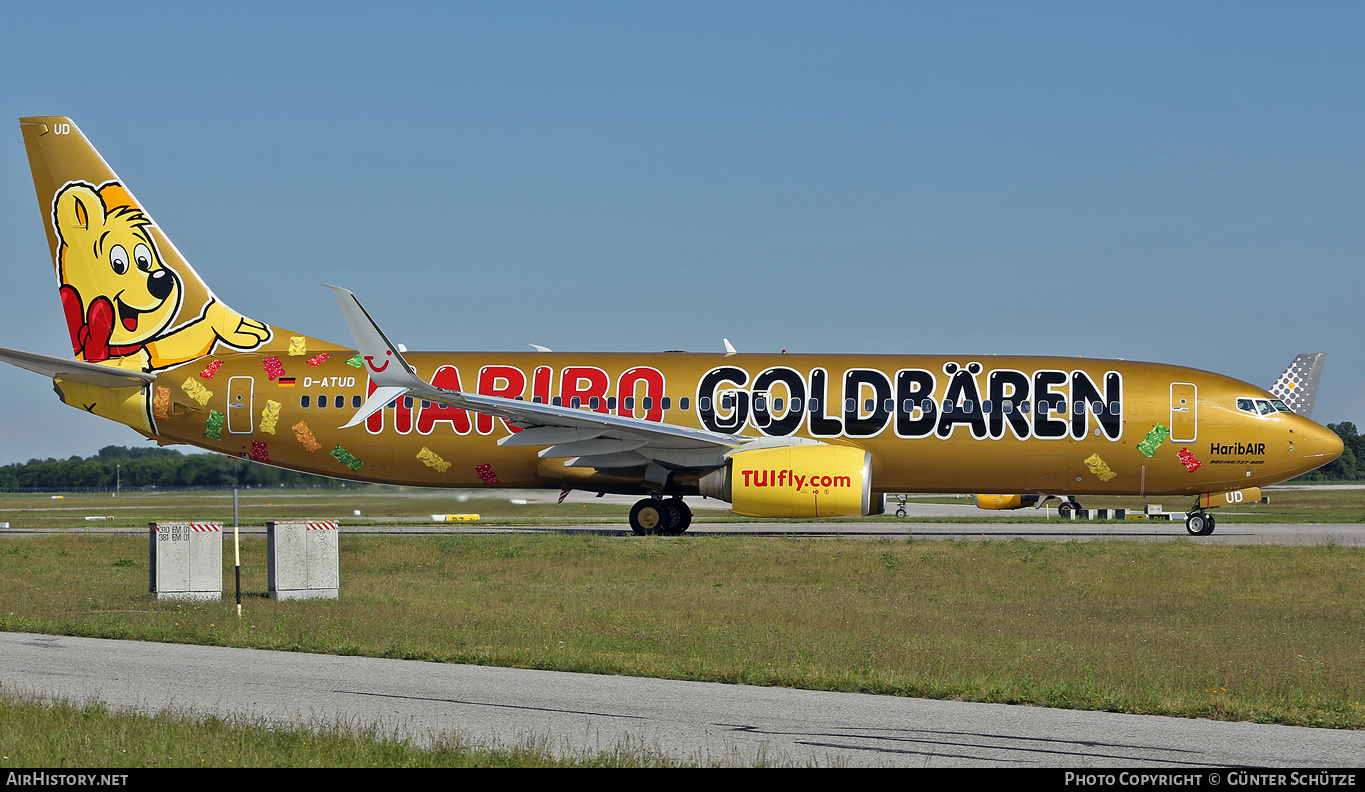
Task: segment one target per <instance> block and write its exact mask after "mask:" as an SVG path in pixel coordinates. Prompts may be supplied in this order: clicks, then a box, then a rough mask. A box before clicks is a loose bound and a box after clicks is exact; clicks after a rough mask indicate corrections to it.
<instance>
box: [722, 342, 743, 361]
mask: <svg viewBox="0 0 1365 792" xmlns="http://www.w3.org/2000/svg"><path fill="white" fill-rule="evenodd" d="M721 341H724V342H725V356H726V357H730V356H731V355H738V354H739V352H737V351H736V350H735V345H734V344H732V343H730V339H728V338H722V339H721Z"/></svg>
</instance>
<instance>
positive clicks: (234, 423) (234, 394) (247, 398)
mask: <svg viewBox="0 0 1365 792" xmlns="http://www.w3.org/2000/svg"><path fill="white" fill-rule="evenodd" d="M255 382H256V379H255V377H233V378H231V379H229V380H228V408H227V427H228V433H229V434H251V426H252V420H251V397H252V391H253V389H254V386H255Z"/></svg>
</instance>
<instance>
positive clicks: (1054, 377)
mask: <svg viewBox="0 0 1365 792" xmlns="http://www.w3.org/2000/svg"><path fill="white" fill-rule="evenodd" d="M20 128H21V131H22V133H23V138H24V144H25V147H26V148H27V151H28V157H29V164H30V167H31V170H32V172H33V181H34V188H35V189H36V191H37V196H38V206H39V210H40V214H41V217H42V221H43V227H44V230H45V231H46V233H47V239H48V246H49V249H50V251H51V254H52V262H53V266H54V270H55V273H56V275H57V279H58V294H59V296H60V298H61V303H62V309H63V311H64V313H65V315H66V319H67V326H68V330H69V333H70V342H71V350H72V354H71V357H70V358H59V357H53V356H48V355H39V354H34V353H28V352H20V351H16V350H8V349H0V360H4V361H6V362H8V363H11V364H13V365H16V366H19V367H21V368H25V369H28V370H31V371H35V372H37V373H40V374H43V375H45V376H47V377H50V378H52V380H53V383H54V386H55V390H56V391H57V394H58V396H59V397H60V398H61V400H62V401H63V402H64V403H66V404H68V405H70V406H72V407H75V408H78V409H82V410H85V411H86V412H90V413H93V414H95V415H98V416H101V417H103V418H107V419H110V420H113V421H117V422H119V423H122V424H125V425H127V426H129V427H131V428H133V429H134V430H135V431H137V432H139V433H140V434H142V435H144V436H145V437H147V438H149V439H151V440H154V441H156V442H158V443H160V444H163V445H164V444H176V443H185V444H189V445H194V446H198V447H201V448H205V449H209V450H212V451H217V452H220V453H224V454H232V455H237V456H240V457H243V458H245V459H250V460H254V461H256V462H260V463H263V464H270V465H277V466H281V467H285V468H289V469H294V470H301V471H306V472H309V473H316V474H320V475H325V476H331V477H335V478H341V479H349V480H354V481H365V482H380V483H386V484H398V485H408V486H422V487H459V488H497V487H512V488H552V489H559V490H561V492H562V493H564V494H567V493H568V492H569V491H571V490H580V491H585V492H595V493H598V494H603V493H616V494H628V495H638V496H640V500H639V501H638V502H637V503H635V505H634V506H633V508H632V509H631V511H630V517H629V523H630V527H631V529H632V530H633V532H635V533H637V534H655V533H658V534H670V535H677V534H681V533H682V532H684V531H686V530H687V528H688V526H689V525H690V523H691V520H692V512H691V508H690V507H689V506H688V505H687V503H686V501H685V498H687V497H696V496H701V497H704V498H714V499H718V500H720V501H723V502H725V503H728V504H730V506H731V510H732V511H733V512H735V513H737V514H741V515H746V516H753V517H769V518H779V517H782V518H785V517H794V518H819V517H856V516H862V515H868V514H874V513H880V512H881V511H883V510H884V508H885V506H884V504H885V494H886V493H916V492H929V493H960V494H973V493H1013V494H1011V495H998V496H991V495H979V496H978V505H990V504H991V503H992V502H994V503H995V505H996V506H997V507H1004V508H1013V507H1017V506H1023V505H1036V504H1038V503H1041V502H1044V501H1046V500H1047V499H1049V498H1062V499H1064V502H1065V503H1066V504H1069V505H1071V506H1074V505H1075V504H1076V500H1075V499H1076V498H1077V497H1078V496H1089V495H1138V496H1150V497H1156V496H1176V495H1183V496H1189V497H1190V498H1191V499H1193V504H1192V506H1191V508H1190V509H1189V511H1188V512H1187V513H1186V529H1187V531H1188V532H1189V533H1190V534H1192V535H1207V534H1208V533H1210V532H1212V530H1213V528H1214V524H1215V523H1214V518H1213V515H1212V514H1211V513H1210V511H1209V510H1210V509H1212V508H1215V507H1217V506H1219V505H1226V504H1231V503H1240V502H1255V501H1256V500H1258V499H1259V497H1260V496H1259V488H1261V487H1265V486H1267V485H1269V484H1274V483H1277V482H1280V481H1284V480H1286V479H1289V478H1293V477H1294V476H1297V475H1300V474H1302V473H1305V472H1307V471H1310V470H1313V469H1315V468H1318V467H1320V466H1322V465H1325V464H1327V463H1329V462H1331V461H1332V460H1333V459H1336V458H1337V456H1339V455H1340V454H1341V452H1342V443H1341V440H1340V439H1339V438H1338V437H1337V436H1336V435H1335V434H1334V433H1333V432H1331V431H1330V430H1328V429H1327V428H1326V427H1324V426H1322V425H1320V424H1318V423H1316V422H1314V421H1313V420H1311V418H1310V417H1309V416H1308V415H1301V414H1298V413H1297V412H1295V411H1294V410H1293V409H1291V408H1290V407H1289V406H1288V405H1287V404H1286V401H1285V399H1284V398H1283V396H1285V395H1288V394H1290V393H1293V392H1294V389H1296V388H1297V389H1298V392H1299V393H1307V394H1308V396H1309V398H1308V402H1307V403H1308V407H1309V409H1310V410H1311V402H1312V399H1311V391H1312V390H1314V389H1316V383H1317V377H1318V375H1319V374H1320V371H1321V357H1320V356H1317V357H1315V358H1312V360H1313V361H1315V363H1314V364H1313V365H1309V366H1307V371H1299V370H1297V369H1295V366H1294V365H1291V368H1290V370H1289V371H1287V372H1286V375H1285V376H1284V377H1282V378H1281V380H1282V382H1281V383H1280V384H1279V385H1277V387H1282V389H1283V388H1288V389H1289V390H1287V391H1283V392H1282V393H1281V394H1280V395H1279V396H1277V395H1276V394H1273V393H1270V392H1268V391H1266V390H1264V389H1262V388H1259V387H1256V386H1254V385H1250V384H1248V383H1245V382H1240V381H1238V380H1235V379H1232V378H1230V377H1225V376H1222V375H1219V374H1214V373H1210V372H1206V371H1199V370H1196V369H1192V368H1184V367H1179V366H1172V365H1164V364H1158V363H1142V362H1132V361H1124V360H1095V359H1081V358H1064V357H1029V356H1016V355H999V356H997V355H866V354H861V355H859V354H854V355H828V354H785V353H783V354H762V353H740V352H737V351H735V350H734V347H733V346H732V345H731V344H729V342H728V341H727V342H726V351H725V352H724V353H715V354H703V353H687V352H662V353H656V354H646V353H594V354H580V353H557V352H549V351H535V352H450V353H446V352H409V351H407V350H406V349H405V348H403V347H402V346H399V345H395V344H394V343H392V342H391V341H390V340H389V339H388V337H387V336H386V335H385V334H384V332H383V331H382V330H381V329H380V327H379V325H378V323H376V322H375V321H374V319H373V318H372V317H371V315H370V314H369V313H368V312H367V311H366V310H365V308H363V307H362V306H361V303H360V301H359V300H358V299H357V298H356V297H355V295H354V294H353V293H352V292H350V291H348V290H347V289H344V288H341V287H338V286H330V287H329V288H330V289H331V290H332V292H333V295H334V296H335V298H336V299H337V302H338V304H339V306H340V308H341V312H342V315H343V317H344V318H345V320H346V323H347V326H348V328H349V329H350V332H351V334H352V336H353V341H354V343H353V344H349V345H348V344H337V343H332V342H328V341H325V340H322V339H319V338H315V337H312V336H309V335H306V334H301V333H295V332H293V331H290V330H286V329H284V328H282V327H280V326H277V325H271V324H266V323H264V322H260V321H257V320H255V319H252V318H249V317H247V316H246V315H244V314H241V313H238V312H237V311H235V310H233V309H232V308H230V307H228V306H227V305H226V304H225V303H224V302H223V301H222V300H221V299H219V298H218V297H217V296H216V295H215V294H214V292H213V291H212V289H210V288H209V286H208V285H207V284H206V283H205V282H204V281H203V280H202V279H201V278H200V276H199V275H198V274H197V273H196V272H195V271H194V269H193V268H191V267H190V265H189V263H188V262H187V261H186V260H185V258H184V257H183V256H182V255H181V254H180V252H179V251H178V250H177V249H176V248H175V246H174V245H173V244H172V243H171V241H170V239H169V238H167V236H166V235H165V234H164V233H163V232H162V229H161V227H160V226H158V225H157V224H156V223H155V222H154V221H153V220H152V217H151V215H150V214H149V213H148V212H147V210H146V208H145V207H144V205H143V204H142V203H141V202H139V201H138V200H137V199H135V198H134V197H133V195H132V193H131V192H129V190H128V188H127V185H126V184H125V182H124V181H123V180H122V179H120V178H119V177H118V176H117V175H116V174H115V173H114V172H113V170H112V169H111V168H110V167H109V166H108V164H106V163H105V161H104V159H103V158H102V157H101V156H100V155H99V153H98V152H97V151H96V150H95V149H94V147H93V146H91V144H90V143H89V142H88V141H87V140H86V138H85V136H84V135H83V134H82V133H81V131H80V129H79V128H77V126H76V124H75V123H74V122H72V121H71V119H69V118H64V117H29V118H22V119H20ZM538 349H540V348H538ZM1301 357H1302V356H1301ZM1297 362H1298V361H1296V363H1297ZM1299 368H1300V369H1302V368H1304V366H1299ZM1291 375H1292V376H1291ZM561 499H562V495H561Z"/></svg>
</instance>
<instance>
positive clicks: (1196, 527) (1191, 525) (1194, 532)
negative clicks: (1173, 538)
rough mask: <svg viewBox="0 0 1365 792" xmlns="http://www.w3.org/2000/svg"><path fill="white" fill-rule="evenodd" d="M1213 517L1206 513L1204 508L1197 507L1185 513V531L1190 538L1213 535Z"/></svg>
mask: <svg viewBox="0 0 1365 792" xmlns="http://www.w3.org/2000/svg"><path fill="white" fill-rule="evenodd" d="M1214 523H1215V521H1214V519H1213V515H1212V514H1209V513H1208V512H1206V511H1204V509H1203V507H1201V506H1195V507H1194V508H1193V509H1190V510H1189V511H1187V512H1185V530H1186V531H1187V532H1188V533H1189V534H1190V536H1208V535H1209V534H1211V533H1213V526H1214Z"/></svg>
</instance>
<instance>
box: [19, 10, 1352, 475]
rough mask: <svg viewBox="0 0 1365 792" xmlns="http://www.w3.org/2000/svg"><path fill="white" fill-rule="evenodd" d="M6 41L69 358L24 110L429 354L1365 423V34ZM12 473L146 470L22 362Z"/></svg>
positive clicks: (352, 35)
mask: <svg viewBox="0 0 1365 792" xmlns="http://www.w3.org/2000/svg"><path fill="white" fill-rule="evenodd" d="M55 8H57V7H52V6H48V7H46V8H39V7H38V6H37V5H36V4H18V5H14V6H12V7H10V8H8V9H7V10H6V15H5V16H6V20H5V24H4V26H3V29H0V74H3V82H0V84H2V85H4V90H3V91H0V111H2V112H0V117H7V118H9V119H11V121H10V127H9V129H10V132H9V133H8V136H7V139H6V136H4V135H0V262H3V263H2V264H0V266H3V267H4V272H5V282H6V288H5V289H4V290H3V292H0V300H2V301H3V306H4V310H2V311H0V346H7V347H12V348H20V349H26V350H31V351H37V352H45V353H48V354H65V353H66V351H67V350H68V349H69V346H68V345H67V342H66V331H65V328H64V324H63V321H62V315H61V310H60V303H59V301H58V298H57V289H56V286H57V284H56V282H55V278H54V276H53V274H52V269H51V264H50V261H49V255H48V252H47V249H46V242H45V239H44V236H43V232H42V228H41V225H40V216H39V212H38V211H37V203H36V200H35V197H34V193H33V188H32V183H31V181H30V178H29V173H28V165H27V161H26V159H25V154H24V148H23V142H22V140H21V138H20V135H19V130H18V124H17V119H18V118H19V117H20V116H24V115H67V116H70V117H72V118H73V119H74V120H75V121H76V122H77V123H78V124H79V125H80V127H81V129H82V130H83V131H84V132H85V134H86V135H87V136H88V137H89V138H90V139H91V141H92V142H93V143H94V144H95V146H96V147H97V148H99V149H100V151H101V153H102V154H103V155H104V156H105V158H106V159H107V160H108V161H109V163H110V164H111V165H112V166H113V168H114V169H115V170H116V171H117V172H118V174H119V175H120V177H122V178H123V180H124V181H125V182H126V183H127V184H128V185H129V187H130V188H131V189H132V190H133V191H134V192H135V193H136V194H137V196H138V197H139V199H140V200H141V201H142V202H143V204H145V206H146V208H147V209H148V210H149V211H150V212H151V214H152V215H153V216H154V217H155V218H156V220H157V222H158V223H159V224H160V225H161V226H162V228H163V229H164V230H165V231H166V233H167V234H168V235H169V236H170V237H171V239H172V240H174V241H175V243H176V245H177V247H179V248H180V250H181V252H182V253H184V254H185V256H186V257H187V258H189V259H190V261H191V262H193V264H194V265H195V267H196V269H197V270H198V271H199V273H200V274H201V275H202V276H203V277H204V278H205V279H206V280H208V281H209V283H210V284H211V285H212V286H213V287H214V289H215V290H216V291H217V292H218V294H219V295H220V296H221V297H223V298H224V299H225V300H226V301H227V302H228V303H229V304H230V305H232V306H233V307H234V308H236V309H237V310H239V311H241V312H243V313H245V314H247V315H249V316H253V317H256V318H258V319H261V320H264V321H267V322H271V323H274V324H278V325H281V326H283V327H286V328H289V329H291V330H296V331H299V332H306V333H309V334H312V335H316V336H321V337H324V338H330V339H335V340H338V341H340V342H342V343H349V340H348V339H349V335H348V333H347V332H346V329H345V326H344V324H343V323H342V321H341V318H340V316H339V314H338V311H337V308H336V304H335V302H334V300H333V299H332V297H331V295H330V294H329V293H328V292H327V291H326V290H325V289H323V288H322V286H320V284H321V283H322V282H324V281H325V282H329V283H337V284H340V285H344V286H347V287H348V288H351V289H352V290H354V291H355V292H356V293H357V294H358V295H359V296H360V297H361V299H362V300H363V301H364V302H365V304H366V306H367V307H368V308H369V309H370V311H371V313H372V314H374V316H375V317H376V318H377V319H378V320H379V321H380V322H381V324H383V325H384V327H385V329H386V330H387V331H389V334H390V336H392V337H393V338H394V339H395V340H397V341H401V342H402V343H405V344H406V345H407V346H408V347H410V348H413V349H424V348H425V349H494V350H497V349H504V350H523V349H528V348H529V347H527V346H526V344H528V343H537V344H543V345H546V346H550V347H553V348H554V349H556V350H557V351H558V350H594V351H596V350H626V351H652V350H661V349H690V350H696V351H707V350H719V349H720V348H721V341H720V339H721V337H722V336H726V337H729V338H730V339H731V340H732V341H733V342H734V343H735V344H736V346H738V347H739V348H740V349H741V350H744V351H776V350H780V349H787V350H789V351H810V352H838V351H850V352H852V351H858V352H863V351H866V352H905V353H914V352H934V353H939V352H941V353H953V354H975V355H982V354H990V353H1036V354H1056V355H1084V356H1087V357H1122V358H1127V359H1145V360H1156V361H1161V362H1168V363H1177V364H1181V365H1188V366H1194V367H1197V368H1203V369H1209V370H1213V371H1218V372H1220V373H1224V374H1228V375H1231V376H1234V377H1238V378H1241V379H1245V380H1248V381H1250V382H1254V383H1256V384H1258V385H1262V386H1265V385H1269V384H1270V382H1271V381H1273V379H1274V378H1275V376H1276V375H1277V374H1278V373H1279V372H1280V371H1281V370H1282V369H1283V368H1284V366H1285V365H1286V364H1287V363H1288V362H1289V360H1290V359H1291V358H1293V356H1294V355H1295V354H1297V353H1299V352H1305V351H1325V352H1327V367H1326V372H1325V374H1324V377H1323V383H1322V390H1321V391H1320V393H1319V403H1318V407H1317V412H1316V413H1315V416H1314V417H1315V418H1317V419H1318V420H1320V421H1323V422H1337V421H1353V422H1355V423H1356V424H1357V425H1359V426H1363V427H1365V352H1362V350H1361V345H1360V344H1359V343H1358V342H1357V339H1358V333H1359V320H1358V319H1357V307H1358V305H1359V302H1360V300H1361V298H1362V295H1363V294H1365V290H1363V289H1362V285H1365V276H1362V274H1361V266H1360V262H1361V259H1362V252H1363V251H1365V222H1361V218H1362V217H1365V154H1363V153H1362V146H1365V144H1363V143H1362V141H1365V102H1362V101H1361V98H1362V88H1363V87H1365V50H1362V48H1361V47H1360V43H1359V42H1360V41H1361V40H1362V34H1363V33H1365V24H1362V23H1365V6H1362V5H1360V4H1358V3H1332V2H1324V3H1314V4H1299V5H1292V6H1291V5H1290V4H1284V3H1279V4H1265V3H1249V2H1237V3H1131V4H1120V3H987V2H976V3H946V2H942V3H911V2H898V3H884V4H883V3H823V4H822V3H796V2H781V3H714V4H712V3H700V2H687V3H663V2H659V3H638V2H636V3H434V4H415V3H397V4H385V5H383V6H380V5H378V4H348V3H328V4H311V3H291V4H270V5H266V4H250V3H246V4H213V5H209V4H155V3H146V4H118V5H110V4H100V5H96V4H86V3H71V4H64V5H62V6H60V9H61V10H54V9H55ZM0 388H2V389H3V391H2V392H3V394H4V396H3V399H4V405H5V413H4V417H3V418H0V464H4V463H8V462H14V461H23V460H27V459H29V458H30V457H41V458H46V457H49V456H56V457H65V456H70V455H72V454H79V455H88V454H91V453H94V452H95V451H96V450H98V449H99V448H100V447H101V446H103V445H108V444H111V443H113V444H120V445H139V444H142V443H143V442H145V441H142V440H141V439H140V438H139V437H138V436H137V435H136V434H135V433H134V432H132V431H131V430H129V429H126V428H123V427H120V426H118V425H115V424H110V423H107V422H104V421H101V420H100V419H97V418H94V417H92V416H85V415H82V414H80V413H78V412H76V411H74V410H72V409H71V408H68V407H65V406H63V405H61V404H60V403H59V402H58V401H57V399H56V397H55V396H54V395H53V394H52V392H51V389H50V387H49V383H48V382H47V381H45V380H43V379H42V378H41V377H39V376H37V375H34V374H29V373H27V372H23V371H20V370H17V369H11V368H9V367H4V370H0Z"/></svg>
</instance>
